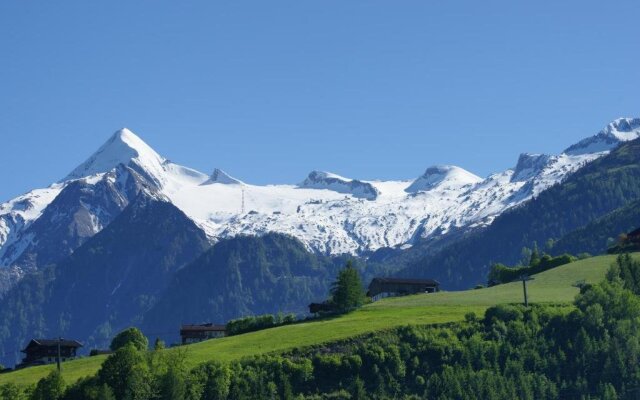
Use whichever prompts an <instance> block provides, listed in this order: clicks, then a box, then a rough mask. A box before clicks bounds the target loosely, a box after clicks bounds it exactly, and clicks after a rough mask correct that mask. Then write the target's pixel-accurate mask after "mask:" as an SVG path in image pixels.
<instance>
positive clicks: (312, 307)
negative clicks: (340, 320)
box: [309, 303, 335, 314]
mask: <svg viewBox="0 0 640 400" xmlns="http://www.w3.org/2000/svg"><path fill="white" fill-rule="evenodd" d="M334 311H335V310H334V308H333V305H331V304H329V303H311V304H309V313H311V314H328V313H332V312H334Z"/></svg>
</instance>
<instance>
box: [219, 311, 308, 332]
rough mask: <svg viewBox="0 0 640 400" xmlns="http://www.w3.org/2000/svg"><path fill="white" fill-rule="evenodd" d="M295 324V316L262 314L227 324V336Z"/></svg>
mask: <svg viewBox="0 0 640 400" xmlns="http://www.w3.org/2000/svg"><path fill="white" fill-rule="evenodd" d="M294 322H296V315H295V314H284V315H283V314H278V315H273V314H264V315H257V316H251V317H244V318H238V319H234V320H231V321H229V322H227V335H228V336H233V335H239V334H241V333H247V332H254V331H259V330H262V329H267V328H273V327H275V326H281V325H289V324H292V323H294Z"/></svg>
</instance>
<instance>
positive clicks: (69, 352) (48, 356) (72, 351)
mask: <svg viewBox="0 0 640 400" xmlns="http://www.w3.org/2000/svg"><path fill="white" fill-rule="evenodd" d="M58 345H59V346H60V361H61V362H62V361H68V360H73V359H75V358H76V357H77V355H76V352H77V350H78V349H79V348H80V347H82V344H81V343H80V342H78V341H76V340H66V339H31V341H30V342H29V343H28V344H27V346H26V347H25V348H24V349H23V350H21V352H23V353H25V357H24V358H23V359H22V362H21V363H20V364H18V365H17V366H16V368H24V367H29V366H32V365H44V364H53V363H55V362H56V361H57V359H58Z"/></svg>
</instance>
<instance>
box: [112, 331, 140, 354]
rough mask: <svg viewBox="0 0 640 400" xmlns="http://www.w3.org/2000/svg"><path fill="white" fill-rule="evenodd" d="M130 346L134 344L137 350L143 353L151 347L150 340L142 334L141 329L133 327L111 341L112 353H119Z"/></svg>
mask: <svg viewBox="0 0 640 400" xmlns="http://www.w3.org/2000/svg"><path fill="white" fill-rule="evenodd" d="M129 344H132V345H133V346H134V347H135V348H136V349H138V350H140V351H142V350H146V349H147V346H149V340H147V338H146V337H145V336H144V335H143V334H142V332H140V329H138V328H133V327H132V328H127V329H125V330H124V331H122V332H120V333H118V334H117V335H116V337H114V338H113V340H112V341H111V346H109V348H110V349H111V351H117V350H118V349H121V348H123V347H125V346H127V345H129Z"/></svg>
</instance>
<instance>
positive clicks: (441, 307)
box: [0, 253, 640, 385]
mask: <svg viewBox="0 0 640 400" xmlns="http://www.w3.org/2000/svg"><path fill="white" fill-rule="evenodd" d="M635 256H636V257H639V258H640V253H636V254H635ZM614 260H615V256H598V257H593V258H588V259H585V260H580V261H576V262H573V263H570V264H566V265H563V266H560V267H557V268H555V269H552V270H549V271H545V272H542V273H540V274H537V275H534V276H533V278H534V279H533V280H532V281H529V282H528V294H529V301H530V302H532V303H564V304H567V306H569V305H570V303H571V301H572V300H573V299H574V297H575V295H576V294H577V293H578V288H577V287H576V286H575V284H576V282H578V281H585V282H587V283H594V282H598V281H599V280H601V279H602V278H603V277H604V274H605V272H606V270H607V269H608V267H609V266H610V265H611V263H612V262H613V261H614ZM522 301H523V290H522V283H521V282H513V283H508V284H504V285H498V286H494V287H490V288H484V289H474V290H466V291H458V292H439V293H433V294H420V295H414V296H406V297H397V298H389V299H383V300H380V301H378V302H375V303H372V304H368V305H366V306H364V307H362V308H361V309H359V310H357V311H355V312H352V313H349V314H346V315H342V316H339V317H334V318H326V319H320V320H316V321H308V322H302V323H296V324H293V325H288V326H281V327H277V328H272V329H266V330H262V331H258V332H252V333H247V334H243V335H238V336H231V337H226V338H222V339H213V340H209V341H206V342H201V343H197V344H193V345H189V346H183V347H180V349H186V352H187V353H186V354H187V362H188V364H189V366H196V365H198V364H200V363H202V362H205V361H208V360H213V359H215V360H220V361H223V362H224V361H230V360H234V359H238V358H242V357H245V356H251V355H257V354H264V353H270V352H283V351H287V350H291V349H294V348H302V347H307V346H313V345H319V344H322V343H327V342H331V341H336V340H341V339H345V338H349V337H353V336H357V335H362V334H365V333H369V332H374V331H379V330H385V329H390V328H395V327H398V326H402V325H410V324H413V325H428V324H438V323H447V322H456V321H460V320H462V319H464V316H465V314H467V313H469V312H474V313H476V314H477V315H479V316H480V315H482V314H483V313H484V311H485V310H486V309H487V308H488V307H490V306H492V305H496V304H502V303H519V302H522ZM167 351H174V350H171V349H170V350H167ZM105 357H106V356H96V357H87V358H81V359H78V360H74V361H69V362H65V363H63V365H62V374H63V376H64V379H65V381H66V382H67V383H72V382H75V381H76V380H78V379H79V378H81V377H84V376H89V375H93V374H95V373H96V371H98V369H99V368H100V365H101V364H102V362H103V361H104V360H105ZM54 368H55V366H53V365H48V366H41V367H32V368H26V369H23V370H18V371H14V372H10V373H5V374H0V385H2V384H4V383H7V382H15V383H17V384H19V385H28V384H34V383H36V382H37V381H38V380H39V379H40V378H42V377H44V376H46V375H47V374H48V373H49V371H51V370H52V369H54Z"/></svg>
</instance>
